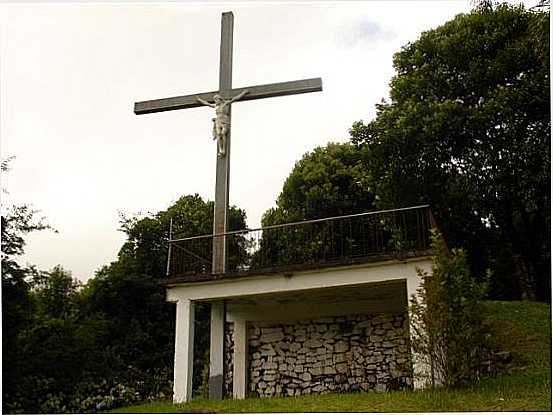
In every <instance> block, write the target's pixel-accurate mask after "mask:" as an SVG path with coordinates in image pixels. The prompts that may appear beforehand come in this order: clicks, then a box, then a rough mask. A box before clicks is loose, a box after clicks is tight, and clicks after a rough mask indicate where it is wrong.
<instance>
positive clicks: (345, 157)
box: [262, 143, 374, 226]
mask: <svg viewBox="0 0 553 415" xmlns="http://www.w3.org/2000/svg"><path fill="white" fill-rule="evenodd" d="M363 159H364V157H363V150H360V149H357V148H356V147H355V146H352V145H351V144H349V143H344V144H339V143H329V144H327V145H326V146H325V147H317V148H316V149H315V150H313V151H312V152H309V153H306V154H304V155H303V157H302V158H301V160H299V161H298V162H296V165H295V166H294V168H293V169H292V172H291V173H290V174H289V175H288V178H287V179H286V181H285V182H284V186H283V188H282V192H281V193H280V195H279V196H278V198H277V202H276V205H277V206H276V208H272V209H269V210H268V211H267V212H265V213H264V215H263V219H262V224H263V226H268V225H276V224H281V223H287V222H295V221H300V220H308V219H320V218H325V217H330V216H341V215H348V214H354V213H361V212H366V211H370V210H373V209H374V197H373V194H372V193H371V191H370V190H369V188H368V178H367V172H366V169H365V168H364V166H363Z"/></svg>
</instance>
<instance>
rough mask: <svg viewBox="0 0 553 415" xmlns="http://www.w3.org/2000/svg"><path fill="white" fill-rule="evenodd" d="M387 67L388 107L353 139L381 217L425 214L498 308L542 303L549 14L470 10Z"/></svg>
mask: <svg viewBox="0 0 553 415" xmlns="http://www.w3.org/2000/svg"><path fill="white" fill-rule="evenodd" d="M394 67H395V69H396V72H397V74H396V76H395V77H394V78H393V79H392V81H391V89H390V98H391V99H390V101H389V102H383V103H381V104H379V105H377V116H376V118H375V119H374V120H373V121H371V122H369V123H368V124H366V125H364V124H363V123H362V122H356V123H355V124H354V125H353V127H352V129H351V131H350V132H351V136H352V142H353V143H354V144H357V145H358V146H359V147H360V148H364V149H366V150H367V154H368V157H367V159H366V165H367V170H368V172H369V178H370V179H372V180H371V183H372V188H373V189H374V192H375V195H376V197H377V198H378V199H379V202H378V204H379V206H380V207H383V208H386V207H398V206H405V205H413V204H419V203H429V204H430V205H431V206H432V209H433V210H434V213H435V215H436V217H437V219H438V222H439V224H440V227H441V228H442V231H443V233H444V236H445V238H446V240H447V241H448V243H450V244H451V245H452V246H471V257H470V262H471V265H472V269H473V271H474V272H475V273H476V274H479V275H484V273H485V269H486V268H487V267H492V268H493V269H494V271H495V273H494V275H495V277H494V281H493V283H492V292H493V293H494V294H495V295H496V296H507V297H510V298H513V297H517V296H522V297H525V298H537V299H540V300H549V299H550V267H549V263H550V254H549V250H550V236H549V235H550V214H549V205H550V185H549V183H550V138H551V136H550V129H551V121H550V86H549V83H550V81H549V12H532V11H526V10H525V9H524V8H523V7H522V6H509V5H505V4H502V5H497V6H494V7H492V6H491V5H487V6H485V7H484V6H482V7H477V8H476V9H475V10H474V11H473V12H472V13H470V14H462V15H458V16H457V17H456V18H455V19H453V20H451V21H449V22H447V23H446V24H444V25H443V26H440V27H438V28H437V29H434V30H430V31H428V32H425V33H423V34H422V35H421V36H420V38H419V39H418V40H416V41H415V42H412V43H409V44H407V45H406V46H405V47H403V48H402V50H401V51H400V52H399V53H397V54H396V55H395V56H394Z"/></svg>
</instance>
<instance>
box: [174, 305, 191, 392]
mask: <svg viewBox="0 0 553 415" xmlns="http://www.w3.org/2000/svg"><path fill="white" fill-rule="evenodd" d="M193 362H194V303H193V302H192V301H190V300H189V299H187V298H183V299H179V300H178V301H177V321H176V327H175V368H174V383H173V402H174V403H183V402H188V401H189V400H190V399H191V398H192V369H193V366H194V364H193Z"/></svg>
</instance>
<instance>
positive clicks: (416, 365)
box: [407, 274, 432, 389]
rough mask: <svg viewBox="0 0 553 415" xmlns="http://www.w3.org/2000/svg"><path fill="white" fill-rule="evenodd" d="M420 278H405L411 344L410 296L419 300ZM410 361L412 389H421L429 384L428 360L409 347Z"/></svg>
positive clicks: (413, 276)
mask: <svg viewBox="0 0 553 415" xmlns="http://www.w3.org/2000/svg"><path fill="white" fill-rule="evenodd" d="M422 282H423V281H422V278H421V277H420V276H419V275H417V274H415V275H411V276H409V278H407V304H408V307H409V308H408V315H409V333H410V336H411V339H410V340H411V344H413V343H414V341H415V339H414V338H413V328H412V327H411V325H412V324H413V323H412V321H413V318H412V316H411V308H410V305H411V297H412V296H413V295H415V296H416V297H417V300H419V301H420V296H419V295H418V292H417V290H418V289H419V287H420V286H422ZM411 361H412V363H413V388H414V389H423V388H425V387H427V386H430V385H431V378H432V370H431V369H432V368H431V365H430V362H429V361H428V359H427V357H426V356H420V355H419V354H417V353H415V352H414V350H413V348H411Z"/></svg>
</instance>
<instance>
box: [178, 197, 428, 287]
mask: <svg viewBox="0 0 553 415" xmlns="http://www.w3.org/2000/svg"><path fill="white" fill-rule="evenodd" d="M431 226H434V221H433V218H432V213H431V211H430V208H429V206H428V205H423V206H415V207H409V208H402V209H394V210H384V211H378V212H367V213H361V214H355V215H346V216H337V217H331V218H324V219H316V220H307V221H302V222H294V223H286V224H283V225H274V226H266V227H263V228H257V229H244V230H240V231H234V232H227V233H224V234H220V235H202V236H194V237H190V238H182V239H171V240H170V241H169V258H168V262H167V274H168V276H170V277H186V276H201V275H209V274H211V263H212V253H213V238H214V237H225V238H226V244H227V268H226V273H253V272H266V271H286V269H297V268H317V267H324V266H328V265H339V264H348V263H356V262H363V261H370V260H374V259H375V258H381V257H384V256H396V257H398V256H399V257H403V256H414V255H417V254H419V253H421V252H423V251H427V250H428V249H429V248H430V228H431Z"/></svg>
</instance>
